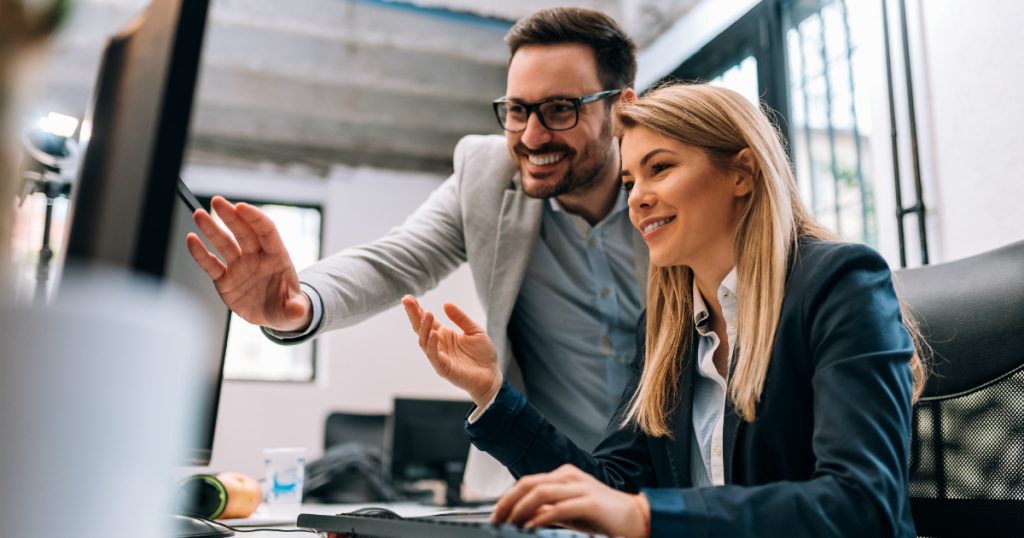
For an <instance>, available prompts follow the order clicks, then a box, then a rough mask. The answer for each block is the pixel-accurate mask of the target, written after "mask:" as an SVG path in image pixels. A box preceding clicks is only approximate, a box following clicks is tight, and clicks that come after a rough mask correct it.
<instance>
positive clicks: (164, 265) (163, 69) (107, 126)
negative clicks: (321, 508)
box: [58, 0, 230, 465]
mask: <svg viewBox="0 0 1024 538" xmlns="http://www.w3.org/2000/svg"><path fill="white" fill-rule="evenodd" d="M207 10H208V0H154V1H153V2H152V3H151V4H150V5H149V6H148V7H146V8H145V10H144V11H143V12H142V13H140V14H139V15H138V16H137V17H136V18H135V19H134V20H133V21H132V22H130V23H129V24H128V25H127V26H126V27H125V28H124V29H123V30H122V31H120V32H119V33H117V34H116V35H114V36H113V37H111V38H110V40H109V42H108V44H107V47H106V50H105V52H104V55H103V60H102V64H101V67H100V72H99V76H98V79H97V83H96V90H95V94H94V97H93V102H92V104H91V106H90V108H89V112H88V113H87V117H86V119H85V121H84V122H83V127H82V145H83V147H84V154H83V158H82V163H81V168H80V169H79V173H78V176H77V178H76V180H75V183H74V185H73V186H72V193H71V206H70V209H69V213H68V219H67V220H68V227H69V228H68V234H67V237H68V241H67V246H66V255H65V260H66V263H67V264H70V265H85V264H89V265H91V264H100V265H108V266H114V267H118V268H124V269H129V270H132V271H135V272H137V273H141V274H145V275H149V276H151V277H155V278H157V279H162V280H163V281H165V282H173V283H174V284H176V285H178V286H180V287H183V288H186V289H189V290H191V291H193V292H194V293H193V294H194V295H195V296H196V297H197V298H198V299H199V301H200V302H201V303H202V305H203V306H204V307H205V308H206V309H208V310H209V311H210V313H211V315H210V319H218V320H223V327H217V328H216V330H215V333H216V334H218V335H219V337H218V338H217V339H215V341H214V342H212V343H211V344H210V347H209V348H208V350H207V352H206V356H205V357H204V358H203V360H204V374H203V375H204V379H203V380H202V384H203V385H204V387H205V390H203V391H202V393H201V394H196V395H195V397H196V398H197V399H199V402H198V404H199V405H198V406H197V409H199V415H198V416H197V417H195V420H194V424H195V425H196V428H197V430H196V433H195V435H194V436H193V439H192V441H191V443H190V444H191V445H192V446H189V447H187V454H185V455H183V458H184V461H182V463H187V464H192V465H206V464H209V461H210V456H211V452H212V448H213V432H214V427H215V424H216V417H217V407H218V401H219V396H220V387H221V378H222V371H223V360H224V349H225V344H226V339H227V326H228V320H229V319H230V318H229V315H228V310H227V308H226V307H225V306H224V304H223V302H221V300H220V298H219V296H218V295H217V293H216V290H215V288H214V286H213V284H212V283H211V282H210V279H209V278H208V277H207V276H206V274H205V273H204V272H203V271H202V269H200V268H199V267H198V266H196V264H195V263H194V262H193V261H192V259H191V257H190V256H189V254H188V250H187V248H186V247H185V235H186V234H187V233H188V232H189V231H198V230H196V229H195V228H196V227H195V224H194V223H193V222H192V219H191V215H192V212H193V211H194V210H195V209H196V208H198V207H199V205H198V202H197V201H196V200H195V197H194V196H192V195H191V193H189V191H188V189H187V188H186V187H185V185H184V184H183V183H182V182H181V181H180V179H179V177H178V174H179V172H180V170H181V164H182V161H183V158H184V151H185V143H186V139H187V134H188V125H189V119H190V114H191V110H192V101H193V95H194V93H195V86H196V77H197V73H198V69H199V57H200V51H201V49H202V41H203V33H204V29H205V26H206V16H207ZM58 293H59V291H58Z"/></svg>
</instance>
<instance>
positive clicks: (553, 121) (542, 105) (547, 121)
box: [491, 90, 622, 133]
mask: <svg viewBox="0 0 1024 538" xmlns="http://www.w3.org/2000/svg"><path fill="white" fill-rule="evenodd" d="M620 93H622V90H605V91H603V92H597V93H592V94H590V95H584V96H583V97H571V98H570V97H552V98H550V99H544V100H543V101H537V102H536V103H520V102H519V101H510V100H509V99H508V98H507V97H501V98H499V99H495V100H494V102H493V103H491V104H492V105H493V106H494V115H495V116H496V117H497V118H498V123H499V124H500V125H501V128H502V129H505V130H506V131H508V132H510V133H521V132H523V131H525V130H526V122H527V121H529V119H530V114H531V113H533V114H536V115H537V119H539V120H540V124H541V125H543V126H544V128H545V129H547V130H549V131H567V130H569V129H572V128H573V127H576V124H577V123H579V121H580V107H581V106H583V105H585V104H587V103H593V102H594V101H600V100H602V99H607V98H609V97H613V96H616V95H618V94H620Z"/></svg>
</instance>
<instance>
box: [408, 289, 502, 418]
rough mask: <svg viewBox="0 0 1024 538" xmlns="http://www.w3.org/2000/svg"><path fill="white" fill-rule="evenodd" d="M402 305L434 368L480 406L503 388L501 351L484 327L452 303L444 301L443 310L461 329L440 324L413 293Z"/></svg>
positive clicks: (485, 403)
mask: <svg viewBox="0 0 1024 538" xmlns="http://www.w3.org/2000/svg"><path fill="white" fill-rule="evenodd" d="M402 306H404V307H405V313H406V315H407V316H409V323H410V324H411V325H412V330H413V332H415V333H416V334H417V335H418V336H419V340H420V348H421V349H422V350H423V353H424V354H425V355H426V356H427V359H428V360H430V364H431V365H432V366H433V367H434V371H436V372H437V373H438V374H439V375H440V376H441V377H443V378H445V379H447V380H448V382H450V383H451V384H452V385H455V386H456V387H459V388H460V389H462V390H464V391H466V392H467V393H469V396H470V398H472V399H473V402H474V403H476V405H477V406H478V407H483V406H485V405H487V404H488V403H489V402H490V401H491V400H492V399H493V398H494V395H495V394H497V393H498V389H500V388H501V383H502V380H503V376H502V374H501V370H500V369H499V368H498V352H497V350H496V349H495V348H494V344H492V343H491V339H490V338H488V337H487V332H486V331H484V329H483V327H480V326H479V325H477V324H476V323H475V322H474V321H473V320H471V319H469V316H467V315H466V313H465V312H463V311H462V310H460V309H459V307H457V306H455V305H453V304H450V303H449V304H445V305H444V313H445V314H446V315H447V316H448V319H450V320H452V322H453V323H455V325H456V326H458V327H459V329H461V332H460V331H456V330H455V329H451V328H448V327H445V326H443V325H441V323H440V322H439V321H437V320H436V319H434V315H433V314H431V313H430V312H427V311H426V310H424V309H423V307H421V306H420V303H419V302H418V301H417V300H416V299H415V298H413V297H412V296H411V295H406V296H405V297H402Z"/></svg>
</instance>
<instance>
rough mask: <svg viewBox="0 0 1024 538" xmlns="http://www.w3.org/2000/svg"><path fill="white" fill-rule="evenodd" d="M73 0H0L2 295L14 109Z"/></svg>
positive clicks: (13, 178) (12, 186)
mask: <svg viewBox="0 0 1024 538" xmlns="http://www.w3.org/2000/svg"><path fill="white" fill-rule="evenodd" d="M70 5H71V2H70V0H0V238H2V239H0V296H3V295H6V293H5V292H6V290H7V287H8V285H9V282H8V271H9V266H10V255H9V247H10V239H11V218H12V213H13V209H12V205H13V204H12V203H9V202H11V201H12V200H13V198H14V195H15V190H16V189H17V186H18V184H19V183H20V182H19V181H17V178H18V175H17V173H16V171H15V165H14V162H15V161H14V157H13V155H15V151H16V148H17V145H18V144H17V137H16V136H14V135H13V134H12V133H15V132H17V131H16V130H15V129H14V128H13V127H12V123H13V122H14V121H15V120H16V114H15V113H14V110H15V108H16V103H17V102H18V100H19V95H20V93H21V92H22V91H23V88H24V86H25V79H24V72H25V71H26V69H25V68H26V67H27V66H29V65H32V63H33V62H31V59H32V56H33V54H32V53H34V52H36V50H37V49H38V48H39V46H40V45H42V44H43V43H44V42H45V41H46V39H47V37H49V36H50V35H51V34H52V33H53V32H54V30H56V28H57V27H58V26H59V25H60V23H61V21H63V20H64V19H65V18H66V17H67V14H68V11H69V10H70Z"/></svg>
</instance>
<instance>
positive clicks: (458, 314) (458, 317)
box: [444, 303, 484, 334]
mask: <svg viewBox="0 0 1024 538" xmlns="http://www.w3.org/2000/svg"><path fill="white" fill-rule="evenodd" d="M444 313H445V315H447V316H448V319H450V320H452V323H454V324H455V325H457V326H458V327H459V328H460V329H462V332H464V333H466V334H478V333H482V332H484V328H483V327H481V326H479V325H477V324H476V322H475V321H473V320H472V319H470V317H469V316H468V315H467V314H466V313H465V312H463V311H462V309H461V308H459V307H457V306H455V305H453V304H452V303H445V305H444Z"/></svg>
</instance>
